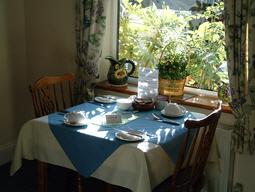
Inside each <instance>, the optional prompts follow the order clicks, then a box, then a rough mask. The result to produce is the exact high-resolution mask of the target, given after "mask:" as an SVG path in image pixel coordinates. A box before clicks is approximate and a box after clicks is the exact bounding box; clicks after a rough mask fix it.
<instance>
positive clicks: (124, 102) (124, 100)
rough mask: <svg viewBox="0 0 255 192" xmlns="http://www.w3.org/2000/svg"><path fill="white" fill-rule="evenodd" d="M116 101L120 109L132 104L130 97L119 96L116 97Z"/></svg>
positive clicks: (126, 108)
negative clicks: (118, 97)
mask: <svg viewBox="0 0 255 192" xmlns="http://www.w3.org/2000/svg"><path fill="white" fill-rule="evenodd" d="M116 103H117V106H118V108H119V109H120V110H128V109H129V108H130V107H131V106H132V99H129V98H121V99H117V100H116Z"/></svg>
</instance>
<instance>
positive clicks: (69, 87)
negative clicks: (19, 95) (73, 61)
mask: <svg viewBox="0 0 255 192" xmlns="http://www.w3.org/2000/svg"><path fill="white" fill-rule="evenodd" d="M74 79H75V76H74V74H73V73H67V74H64V75H60V76H45V77H42V78H40V79H38V80H37V81H36V82H35V83H34V84H32V85H30V86H29V90H30V93H31V96H32V102H33V107H34V111H35V116H36V117H41V116H43V115H48V114H49V113H53V112H56V111H62V110H64V109H66V108H68V107H71V106H73V105H74V100H73V84H74Z"/></svg>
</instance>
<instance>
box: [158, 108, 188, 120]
mask: <svg viewBox="0 0 255 192" xmlns="http://www.w3.org/2000/svg"><path fill="white" fill-rule="evenodd" d="M179 107H180V108H181V114H178V115H177V114H176V115H174V114H172V115H167V114H166V113H165V110H164V109H163V110H161V114H162V115H164V116H166V117H182V116H183V115H185V113H186V108H185V107H183V106H179Z"/></svg>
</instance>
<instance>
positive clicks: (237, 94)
mask: <svg viewBox="0 0 255 192" xmlns="http://www.w3.org/2000/svg"><path fill="white" fill-rule="evenodd" d="M254 22H255V1H254V0H225V27H226V29H225V30H226V50H227V60H228V74H229V81H230V89H231V96H232V101H231V103H230V107H231V108H232V112H233V115H234V117H235V128H234V131H233V137H232V146H233V148H234V149H235V151H236V152H240V153H254V150H255V139H254V133H255V132H254V131H255V51H254V47H255V42H254V40H255V39H254V36H255V23H254Z"/></svg>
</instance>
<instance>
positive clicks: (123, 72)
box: [114, 69, 127, 79]
mask: <svg viewBox="0 0 255 192" xmlns="http://www.w3.org/2000/svg"><path fill="white" fill-rule="evenodd" d="M114 76H115V78H116V79H123V78H125V77H126V76H127V72H126V70H124V69H118V70H117V71H115V72H114Z"/></svg>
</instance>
